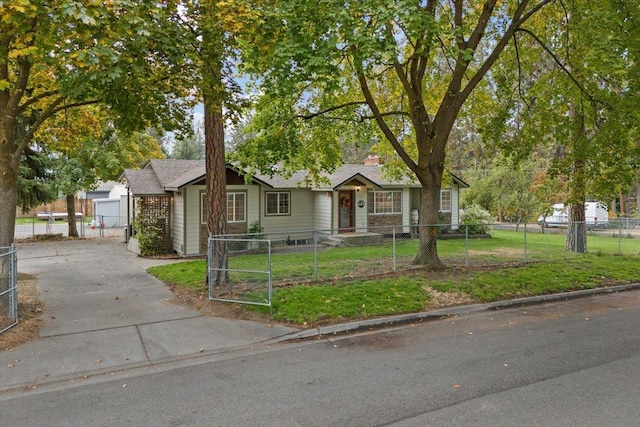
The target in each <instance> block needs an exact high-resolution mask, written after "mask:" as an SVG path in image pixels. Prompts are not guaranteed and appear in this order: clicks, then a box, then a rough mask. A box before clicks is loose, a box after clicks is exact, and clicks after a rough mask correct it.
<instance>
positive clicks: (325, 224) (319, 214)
mask: <svg viewBox="0 0 640 427" xmlns="http://www.w3.org/2000/svg"><path fill="white" fill-rule="evenodd" d="M333 197H334V192H333V191H328V192H327V191H316V192H314V193H313V211H314V218H313V228H314V229H315V230H331V229H332V228H333V224H332V223H331V216H332V209H333V206H334V205H333Z"/></svg>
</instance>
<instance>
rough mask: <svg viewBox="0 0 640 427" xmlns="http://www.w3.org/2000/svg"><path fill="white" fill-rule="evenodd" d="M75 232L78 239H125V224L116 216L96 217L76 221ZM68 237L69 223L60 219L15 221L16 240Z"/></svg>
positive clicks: (35, 218) (38, 218) (42, 218)
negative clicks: (115, 237) (56, 236)
mask: <svg viewBox="0 0 640 427" xmlns="http://www.w3.org/2000/svg"><path fill="white" fill-rule="evenodd" d="M76 230H77V231H78V236H80V237H87V238H92V237H114V236H118V237H120V236H122V237H123V238H124V237H125V230H126V224H122V223H121V219H120V217H118V216H113V217H112V216H107V215H97V216H95V217H81V216H79V217H78V218H77V219H76ZM55 235H58V236H61V237H68V236H69V223H68V222H67V221H66V220H64V219H62V218H53V217H52V218H49V217H29V218H19V219H18V220H17V221H16V228H15V234H14V238H15V239H16V240H26V239H38V238H42V237H47V236H55Z"/></svg>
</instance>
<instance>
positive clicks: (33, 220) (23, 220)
mask: <svg viewBox="0 0 640 427" xmlns="http://www.w3.org/2000/svg"><path fill="white" fill-rule="evenodd" d="M33 223H38V219H37V218H16V225H25V224H29V225H31V224H33ZM44 223H46V221H43V224H44Z"/></svg>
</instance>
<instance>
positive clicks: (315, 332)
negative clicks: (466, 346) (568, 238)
mask: <svg viewBox="0 0 640 427" xmlns="http://www.w3.org/2000/svg"><path fill="white" fill-rule="evenodd" d="M637 289H640V283H632V284H630V285H618V286H611V287H607V288H594V289H583V290H579V291H571V292H562V293H557V294H548V295H540V296H535V297H524V298H516V299H512V300H506V301H496V302H490V303H484V304H472V305H462V306H458V307H450V308H443V309H438V310H431V311H422V312H419V313H408V314H400V315H397V316H390V317H380V318H375V319H367V320H359V321H356V322H349V323H341V324H338V325H330V326H322V327H319V328H310V329H303V330H300V331H297V332H293V333H291V334H288V335H284V336H282V337H279V338H275V339H273V340H270V341H269V342H270V343H273V344H276V343H284V342H289V341H299V340H305V339H309V338H315V337H320V336H325V335H338V334H346V333H349V332H355V331H361V330H366V329H377V328H383V327H390V326H397V325H401V324H406V323H411V322H418V321H423V320H435V319H441V318H443V317H450V316H455V315H462V314H471V313H477V312H480V311H489V310H502V309H507V308H513V307H521V306H526V305H533V304H541V303H546V302H554V301H562V300H570V299H576V298H584V297H587V296H593V295H602V294H611V293H617V292H627V291H632V290H637Z"/></svg>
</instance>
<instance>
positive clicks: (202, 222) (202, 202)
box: [200, 191, 207, 225]
mask: <svg viewBox="0 0 640 427" xmlns="http://www.w3.org/2000/svg"><path fill="white" fill-rule="evenodd" d="M206 205H207V192H206V191H203V192H201V193H200V225H206V224H207V219H206V218H205V214H204V207H205V206H206Z"/></svg>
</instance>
